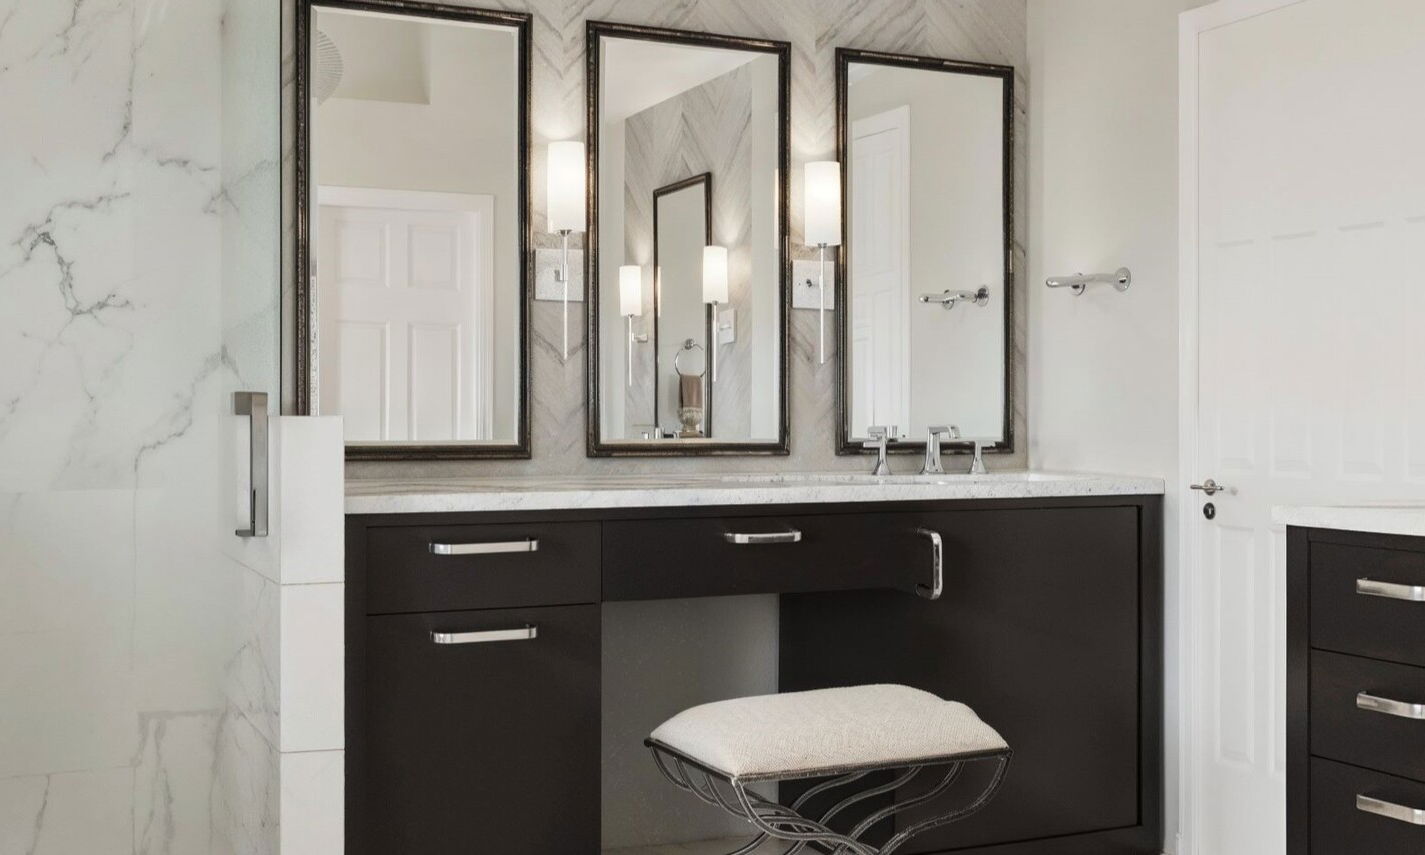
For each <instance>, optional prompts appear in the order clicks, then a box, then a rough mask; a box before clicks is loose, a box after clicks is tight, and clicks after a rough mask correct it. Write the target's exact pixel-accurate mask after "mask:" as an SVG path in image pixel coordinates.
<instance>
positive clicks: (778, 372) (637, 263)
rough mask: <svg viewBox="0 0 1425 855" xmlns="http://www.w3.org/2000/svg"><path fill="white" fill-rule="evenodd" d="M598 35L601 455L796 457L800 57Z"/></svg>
mask: <svg viewBox="0 0 1425 855" xmlns="http://www.w3.org/2000/svg"><path fill="white" fill-rule="evenodd" d="M589 37H590V40H591V41H590V45H589V50H590V56H591V72H590V77H589V81H590V83H589V85H590V88H589V103H590V115H591V116H594V117H595V119H594V121H593V123H592V124H593V127H591V128H590V140H591V147H590V149H591V158H592V162H593V167H594V175H593V176H591V181H590V188H591V194H592V195H593V197H594V199H595V204H594V206H593V217H592V227H591V232H592V233H591V235H590V240H591V242H592V243H593V245H594V246H595V248H596V252H594V253H591V258H590V270H589V281H590V283H591V293H592V294H594V295H596V296H595V298H594V299H593V300H591V306H590V312H589V323H590V330H589V340H590V342H591V349H590V354H589V359H590V378H591V382H590V396H591V400H590V436H589V453H590V454H591V455H594V456H605V455H663V454H706V453H722V454H731V453H785V451H786V448H787V445H786V442H787V424H786V360H785V346H786V280H787V276H786V273H785V270H786V265H787V255H786V225H785V199H786V186H785V185H786V157H787V155H786V152H787V148H786V146H787V124H786V108H787V99H788V92H787V83H788V72H787V62H788V56H789V53H790V49H789V47H788V46H787V45H786V44H785V43H783V42H768V41H763V40H755V39H753V40H745V39H738V38H734V37H726V36H713V35H707V34H701V33H685V32H679V31H671V30H658V29H650V28H644V27H632V26H627V25H617V24H603V23H595V24H591V25H590V28H589Z"/></svg>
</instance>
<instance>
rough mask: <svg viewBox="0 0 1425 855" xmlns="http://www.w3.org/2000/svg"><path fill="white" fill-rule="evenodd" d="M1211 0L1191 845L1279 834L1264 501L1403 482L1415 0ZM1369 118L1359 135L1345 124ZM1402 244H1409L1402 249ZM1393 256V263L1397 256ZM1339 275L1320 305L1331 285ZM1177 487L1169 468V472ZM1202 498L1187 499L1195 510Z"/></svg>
mask: <svg viewBox="0 0 1425 855" xmlns="http://www.w3.org/2000/svg"><path fill="white" fill-rule="evenodd" d="M1266 5H1267V4H1263V3H1260V2H1258V3H1235V2H1226V3H1218V4H1214V5H1213V6H1211V7H1208V8H1205V9H1203V10H1201V11H1200V12H1198V13H1193V16H1192V17H1191V18H1189V19H1188V20H1187V24H1186V25H1185V26H1186V29H1185V31H1186V32H1187V33H1188V34H1189V35H1188V37H1187V38H1185V40H1184V42H1183V45H1184V51H1185V52H1184V54H1183V67H1184V79H1185V81H1186V82H1185V86H1184V92H1185V97H1186V98H1188V99H1190V100H1188V101H1186V102H1185V111H1184V116H1185V117H1186V121H1185V124H1184V128H1183V140H1184V150H1185V153H1186V161H1187V163H1188V164H1189V165H1188V167H1187V170H1188V171H1187V172H1186V173H1185V174H1184V176H1183V179H1184V183H1183V192H1184V194H1185V195H1184V198H1185V213H1184V220H1185V221H1186V222H1188V223H1190V224H1191V227H1190V228H1189V229H1188V234H1190V235H1192V234H1194V233H1195V238H1189V243H1186V244H1185V245H1184V246H1183V248H1182V252H1183V257H1184V259H1185V264H1186V267H1187V270H1188V271H1189V272H1188V274H1187V275H1186V276H1185V277H1184V279H1185V281H1184V287H1185V288H1187V289H1189V294H1192V293H1194V291H1195V294H1196V300H1195V303H1194V304H1191V305H1192V309H1191V310H1190V311H1189V314H1188V316H1187V323H1188V326H1187V329H1188V331H1189V333H1190V334H1191V333H1192V332H1193V331H1194V327H1193V324H1194V320H1195V324H1196V330H1195V333H1196V334H1195V336H1193V337H1192V339H1191V340H1190V344H1189V345H1188V353H1189V357H1188V359H1187V364H1188V365H1189V366H1190V365H1191V364H1192V354H1194V353H1195V356H1196V364H1197V370H1196V376H1193V377H1190V379H1189V380H1188V383H1189V386H1188V388H1187V389H1185V395H1184V401H1185V405H1186V406H1187V407H1188V413H1189V416H1190V417H1191V416H1193V415H1194V409H1195V416H1196V418H1195V420H1193V422H1194V423H1193V426H1192V428H1191V429H1190V430H1189V433H1188V435H1187V436H1186V437H1185V438H1184V443H1185V445H1184V448H1185V454H1186V457H1187V459H1188V460H1189V461H1190V462H1191V463H1192V464H1193V465H1194V471H1193V472H1192V473H1191V474H1192V475H1193V476H1194V478H1195V479H1196V480H1198V481H1201V480H1202V479H1205V478H1207V477H1212V478H1213V479H1215V480H1217V481H1218V482H1220V483H1222V484H1225V485H1228V486H1229V487H1231V488H1232V489H1231V490H1229V491H1228V492H1226V493H1219V494H1217V495H1216V496H1212V497H1199V498H1200V500H1196V501H1192V502H1190V503H1189V504H1188V516H1187V517H1186V518H1185V519H1186V522H1185V525H1186V527H1187V530H1186V531H1185V532H1184V541H1185V543H1187V544H1189V549H1190V552H1191V555H1190V563H1189V565H1188V567H1187V568H1186V569H1185V578H1186V579H1188V580H1190V581H1189V584H1190V585H1191V591H1190V599H1189V609H1190V617H1189V625H1188V628H1187V633H1188V636H1187V638H1186V639H1185V645H1186V647H1187V649H1188V650H1189V654H1188V655H1189V657H1190V659H1189V661H1188V664H1187V666H1186V667H1187V668H1188V669H1189V680H1190V681H1191V684H1192V685H1193V686H1194V687H1196V688H1195V689H1190V690H1189V691H1188V692H1187V693H1186V697H1188V698H1190V699H1192V701H1193V704H1194V706H1193V708H1192V709H1191V710H1190V713H1189V721H1190V725H1189V734H1190V735H1189V739H1190V745H1189V752H1190V756H1189V758H1188V762H1189V764H1190V768H1191V769H1192V774H1193V778H1194V779H1195V780H1194V784H1193V787H1192V789H1191V790H1190V793H1189V795H1190V798H1191V800H1192V801H1193V803H1194V806H1193V811H1192V815H1190V816H1189V818H1188V819H1189V823H1190V826H1189V828H1188V831H1189V832H1190V833H1191V834H1192V835H1193V838H1194V839H1193V841H1192V842H1193V848H1194V849H1195V850H1196V851H1198V852H1210V853H1213V855H1249V853H1250V855H1263V853H1265V855H1272V853H1281V852H1283V851H1285V845H1286V844H1285V827H1286V819H1285V760H1284V756H1285V703H1284V696H1285V644H1284V638H1285V621H1284V561H1283V556H1284V539H1283V537H1282V532H1281V531H1280V529H1279V528H1276V527H1274V526H1273V525H1272V523H1271V508H1272V506H1273V505H1280V504H1343V503H1351V502H1353V501H1361V500H1382V499H1391V498H1405V497H1409V496H1418V495H1419V494H1420V491H1421V483H1420V480H1419V477H1418V473H1417V472H1416V471H1414V470H1412V469H1411V467H1410V465H1409V460H1410V456H1409V454H1408V453H1407V445H1408V441H1407V439H1406V438H1407V437H1409V436H1413V435H1418V434H1412V430H1416V429H1417V426H1419V425H1420V424H1421V423H1422V421H1425V398H1422V396H1420V395H1414V394H1409V393H1408V392H1407V390H1410V389H1415V388H1418V387H1420V385H1421V381H1422V380H1425V360H1422V356H1425V351H1423V350H1422V345H1421V337H1420V336H1419V335H1417V334H1415V333H1412V332H1411V331H1410V327H1411V326H1412V324H1418V320H1419V318H1420V317H1421V311H1422V309H1425V301H1422V298H1421V295H1420V292H1421V289H1420V288H1419V287H1418V283H1417V282H1416V280H1418V269H1419V268H1418V263H1419V261H1420V260H1421V259H1420V250H1419V246H1420V241H1419V235H1420V224H1421V222H1422V221H1421V216H1422V214H1425V166H1422V162H1421V158H1420V157H1419V154H1418V146H1417V145H1415V144H1414V143H1412V142H1411V140H1418V139H1419V138H1420V137H1421V135H1422V134H1425V116H1422V113H1421V111H1419V110H1401V109H1399V107H1398V105H1399V104H1400V103H1405V102H1407V101H1410V99H1417V100H1418V94H1417V93H1416V92H1415V86H1414V84H1413V82H1412V81H1418V80H1419V79H1420V77H1421V75H1422V74H1425V42H1422V40H1421V39H1420V37H1419V34H1420V33H1421V32H1422V31H1425V6H1422V5H1421V4H1419V3H1415V2H1411V0H1362V2H1346V0H1301V2H1294V3H1285V2H1284V3H1282V4H1280V5H1279V6H1278V7H1277V8H1274V9H1272V8H1264V6H1266ZM1363 128H1369V129H1370V132H1369V133H1362V132H1361V130H1362V129H1363ZM1412 256H1413V258H1412ZM1412 261H1413V262H1414V263H1412ZM1343 282H1349V283H1351V285H1350V295H1349V297H1347V298H1346V302H1344V303H1343V302H1342V298H1343V296H1344V295H1343V292H1342V290H1341V289H1342V283H1343ZM1183 486H1184V487H1186V485H1183ZM1208 502H1210V503H1211V504H1212V505H1213V509H1214V511H1215V515H1214V516H1213V517H1212V518H1211V519H1208V518H1207V517H1206V516H1205V514H1204V513H1202V511H1203V510H1204V506H1205V504H1207V503H1208Z"/></svg>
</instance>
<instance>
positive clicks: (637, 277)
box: [618, 264, 648, 388]
mask: <svg viewBox="0 0 1425 855" xmlns="http://www.w3.org/2000/svg"><path fill="white" fill-rule="evenodd" d="M618 307H619V314H620V315H623V317H624V320H625V322H626V323H627V324H628V386H629V388H633V345H634V342H645V341H648V334H647V333H644V334H641V335H634V334H633V319H634V318H637V317H642V315H643V268H642V267H639V266H638V265H637V264H625V265H623V266H621V267H619V269H618Z"/></svg>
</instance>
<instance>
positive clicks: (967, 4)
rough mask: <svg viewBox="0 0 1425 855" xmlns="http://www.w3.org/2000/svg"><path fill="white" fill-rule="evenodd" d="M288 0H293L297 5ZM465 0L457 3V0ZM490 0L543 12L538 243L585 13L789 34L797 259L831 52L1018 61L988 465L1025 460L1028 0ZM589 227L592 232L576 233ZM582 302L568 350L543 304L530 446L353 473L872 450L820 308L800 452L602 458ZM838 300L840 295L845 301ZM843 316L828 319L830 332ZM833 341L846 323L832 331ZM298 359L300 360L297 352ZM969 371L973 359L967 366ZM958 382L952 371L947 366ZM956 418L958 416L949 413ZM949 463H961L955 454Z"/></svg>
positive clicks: (536, 334)
mask: <svg viewBox="0 0 1425 855" xmlns="http://www.w3.org/2000/svg"><path fill="white" fill-rule="evenodd" d="M291 2H292V0H286V3H287V4H288V5H289V6H290V4H291ZM454 2H457V3H459V2H461V0H454ZM464 5H470V6H482V7H485V8H504V9H511V10H515V11H528V12H531V13H532V14H533V15H534V32H533V38H534V50H533V81H532V93H531V94H532V104H531V113H530V117H531V125H532V128H531V130H532V138H531V151H530V156H531V166H532V173H531V176H530V187H531V188H533V190H532V192H531V194H530V196H531V204H532V208H533V210H532V211H531V222H532V224H533V228H534V246H536V247H554V246H556V245H557V242H558V238H557V237H556V236H554V235H550V234H548V233H546V232H545V231H544V229H545V225H544V223H545V216H544V210H543V209H544V193H543V192H539V188H542V187H543V186H544V156H545V154H544V152H545V145H546V144H547V143H549V142H550V141H553V140H562V139H583V137H584V112H585V100H584V99H585V91H584V67H585V66H584V25H585V22H586V21H590V20H600V21H616V22H621V23H634V24H645V25H653V26H661V27H671V28H675V29H683V30H695V31H705V32H714V33H724V34H731V35H739V36H752V37H759V36H760V37H765V38H772V39H780V40H785V41H789V42H791V44H792V104H791V153H790V155H791V164H792V168H791V176H790V177H791V198H790V200H789V203H790V210H791V220H792V221H791V224H790V225H791V243H792V257H793V258H814V257H815V250H812V249H808V248H806V247H804V246H802V245H801V239H802V238H801V235H802V210H801V207H802V206H801V174H802V164H803V163H805V162H807V161H811V160H824V159H834V158H835V156H836V155H835V152H836V92H835V83H834V77H835V60H834V56H835V49H836V48H837V47H857V48H865V49H871V50H883V51H890V52H897V53H910V54H920V55H925V56H933V57H945V58H951V59H963V60H971V61H975V62H989V63H997V64H1002V65H1012V66H1014V67H1015V68H1016V70H1017V73H1016V74H1015V80H1014V87H1015V90H1014V95H1015V103H1014V137H1015V151H1014V185H1015V186H1014V200H1013V205H1014V215H1015V216H1014V226H1015V233H1014V256H1015V258H1014V269H1015V271H1016V274H1017V275H1016V279H1015V282H1014V287H1013V294H1012V300H1013V313H1014V347H1013V352H1012V357H1011V358H1012V360H1013V366H1012V381H1013V382H1012V387H1013V388H1012V390H1011V392H1012V399H1013V402H1014V435H1015V445H1016V448H1015V451H1014V453H1012V454H992V455H987V457H986V461H987V463H988V465H989V466H990V468H992V469H1003V468H1023V467H1024V466H1025V463H1026V460H1027V453H1026V443H1027V437H1026V434H1027V431H1026V416H1025V413H1026V401H1025V390H1026V381H1025V369H1024V365H1025V337H1026V325H1025V311H1026V305H1027V299H1026V297H1027V292H1026V289H1025V282H1024V281H1023V273H1022V271H1024V270H1025V269H1026V264H1025V258H1024V248H1025V246H1026V245H1027V222H1026V220H1027V217H1026V209H1027V204H1026V198H1027V196H1026V185H1027V178H1028V154H1027V141H1028V133H1027V112H1026V105H1027V103H1028V93H1027V91H1026V89H1027V77H1026V76H1025V75H1024V73H1023V72H1024V69H1025V64H1026V56H1027V36H1026V33H1027V29H1026V16H1027V12H1026V6H1025V0H957V2H947V0H782V2H777V3H768V2H763V0H698V2H695V3H693V2H687V0H622V1H620V0H585V2H575V0H503V1H502V0H484V2H471V3H464ZM291 38H292V36H291V32H290V28H288V32H287V34H286V39H287V44H286V45H284V58H285V64H284V74H283V102H284V110H285V111H286V115H288V116H291V115H292V114H293V113H292V111H293V88H292V87H293V80H294V74H293V72H292V68H293V63H292V59H293V49H292V41H291ZM292 126H293V122H290V121H289V122H286V123H285V134H286V138H285V139H284V150H285V152H286V159H287V166H288V168H286V169H284V198H285V200H286V202H287V204H286V205H284V219H285V220H286V225H287V226H288V227H289V228H288V229H287V231H286V234H291V230H290V226H291V220H292V208H293V205H292V199H293V196H294V192H295V188H294V184H293V177H294V171H293V170H292V169H291V168H290V167H291V157H292V151H293V146H292V136H291V135H292ZM577 237H579V238H582V236H577ZM291 254H292V246H291V241H288V242H287V245H286V246H285V247H284V265H283V269H284V276H283V280H284V284H283V289H284V306H286V307H287V309H288V311H287V312H286V317H287V318H289V319H290V318H291V317H292V312H291V307H292V306H293V301H292V275H291V271H292V263H291ZM583 305H584V304H582V303H578V304H575V305H574V307H573V311H572V312H571V317H570V327H571V329H570V339H571V351H572V352H571V353H570V357H569V360H568V362H564V363H561V361H560V357H559V340H560V335H559V332H560V306H559V304H557V303H552V302H543V301H536V302H533V303H532V317H531V327H532V332H533V340H532V342H531V352H530V370H531V377H530V388H531V390H532V391H531V395H532V400H531V406H530V419H531V426H532V440H533V458H532V459H530V460H514V461H494V460H491V461H479V460H476V461H422V462H353V463H348V464H347V467H346V472H347V477H348V478H349V479H364V478H378V477H384V478H421V477H429V476H433V475H486V474H488V475H510V474H528V475H533V474H600V473H605V474H607V473H638V472H708V471H719V472H739V471H741V472H746V471H753V470H767V469H773V468H775V469H779V470H794V471H819V470H856V469H862V468H865V467H866V466H867V465H868V463H867V461H866V459H865V458H864V457H861V456H844V457H843V456H838V455H837V454H836V365H835V362H834V357H835V354H834V352H833V353H831V354H829V355H830V356H831V357H832V358H830V359H828V361H827V363H826V364H825V365H819V364H817V360H816V350H817V347H816V344H817V342H816V334H817V324H816V314H815V313H814V312H810V311H795V310H794V311H793V312H792V317H791V326H790V334H789V338H790V348H789V354H788V356H789V372H790V378H789V383H790V384H791V385H790V406H791V417H790V429H791V454H790V456H788V457H772V458H767V457H757V456H752V457H680V458H615V459H610V458H590V457H588V456H587V455H586V454H585V412H584V410H585V406H584V400H585V382H584V358H585V354H584V341H583V338H584V316H583ZM838 308H839V307H838ZM287 327H288V328H287V329H284V342H283V343H284V352H285V354H284V355H285V356H287V357H290V356H291V355H292V348H293V347H294V343H293V330H292V329H291V328H290V327H291V324H290V323H289V324H287ZM831 328H832V325H831V324H830V323H828V329H831ZM828 339H829V341H828V344H829V345H832V346H833V347H834V336H830V335H829V336H828ZM284 364H285V365H287V366H289V368H288V370H289V371H290V370H291V369H290V366H291V365H292V364H293V360H292V359H290V358H287V359H285V360H284ZM961 370H963V367H961ZM946 376H947V382H948V378H949V376H950V374H949V372H948V370H947V375H946ZM286 379H287V382H286V383H285V384H284V402H283V404H284V408H286V409H287V410H288V411H290V407H291V404H292V401H291V397H290V396H291V385H292V384H291V382H290V381H291V378H290V377H288V378H286ZM945 418H946V419H947V420H953V419H954V414H953V413H947V414H945ZM961 460H964V461H965V462H966V463H968V458H961V457H955V458H950V459H949V460H948V461H947V469H950V470H951V471H955V470H956V469H958V468H959V467H958V465H957V464H958V462H960V461H961ZM918 465H919V458H918V457H916V456H907V455H900V456H896V457H894V458H893V460H892V466H893V467H894V468H895V469H896V470H897V471H914V470H915V469H916V468H917V467H918Z"/></svg>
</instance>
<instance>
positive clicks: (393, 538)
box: [366, 522, 599, 614]
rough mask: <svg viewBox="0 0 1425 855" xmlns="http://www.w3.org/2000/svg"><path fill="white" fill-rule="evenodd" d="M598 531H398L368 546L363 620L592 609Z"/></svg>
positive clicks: (549, 527) (590, 526) (538, 527)
mask: <svg viewBox="0 0 1425 855" xmlns="http://www.w3.org/2000/svg"><path fill="white" fill-rule="evenodd" d="M598 599H599V524H598V523H596V522H576V523H519V524H508V525H503V524H502V525H464V526H400V527H392V528H377V529H372V530H371V531H370V534H369V535H368V540H367V555H366V603H367V609H366V611H367V614H389V613H396V612H431V611H447V610H454V609H476V608H499V607H506V606H531V605H558V604H563V603H593V602H597V601H598Z"/></svg>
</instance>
